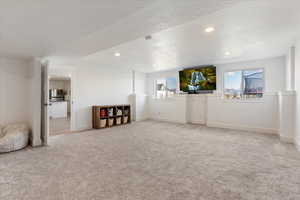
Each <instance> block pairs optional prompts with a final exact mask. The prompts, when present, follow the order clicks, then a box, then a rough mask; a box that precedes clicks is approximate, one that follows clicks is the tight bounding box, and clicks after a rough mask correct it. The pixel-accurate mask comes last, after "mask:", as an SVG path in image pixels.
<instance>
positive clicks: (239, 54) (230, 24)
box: [83, 0, 300, 72]
mask: <svg viewBox="0 0 300 200" xmlns="http://www.w3.org/2000/svg"><path fill="white" fill-rule="evenodd" d="M299 9H300V2H299V1H296V0H288V1H285V4H283V3H282V1H281V0H260V1H244V2H242V3H238V4H235V5H234V6H231V7H228V8H225V9H222V10H219V11H217V12H214V13H212V14H208V15H205V16H202V17H199V18H198V19H197V20H194V21H190V22H188V23H185V24H182V25H180V26H176V27H172V28H169V29H167V30H164V31H160V32H158V33H155V34H153V35H152V37H153V39H152V40H147V41H146V40H145V39H144V38H139V39H137V40H134V41H130V42H127V43H125V44H121V45H118V46H115V47H113V48H110V49H108V50H105V51H100V52H98V53H94V54H91V55H89V56H87V57H85V58H84V59H83V61H84V62H86V63H87V62H88V63H89V64H95V65H98V66H99V67H119V68H131V69H135V70H139V71H144V72H153V71H159V70H169V69H172V68H178V67H186V66H195V65H202V64H216V63H229V62H236V61H245V60H251V59H261V58H266V57H275V56H281V55H284V54H285V53H286V52H287V49H288V48H289V46H290V45H292V43H293V42H294V41H295V40H296V38H297V37H298V36H300V24H299V22H298V21H299V19H300V12H299ZM207 26H214V27H215V29H216V31H215V32H213V33H205V32H204V29H205V27H207ZM227 51H229V52H230V53H231V55H225V52H227ZM115 52H120V53H121V56H120V57H115V56H114V53H115ZM83 65H84V64H83Z"/></svg>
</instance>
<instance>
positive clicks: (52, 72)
mask: <svg viewBox="0 0 300 200" xmlns="http://www.w3.org/2000/svg"><path fill="white" fill-rule="evenodd" d="M51 78H68V80H70V91H71V95H70V107H71V108H70V115H71V116H70V131H71V132H72V131H76V121H75V119H76V118H75V114H76V112H75V71H74V69H70V68H64V67H63V66H59V68H56V67H54V66H52V65H50V67H49V80H50V79H51Z"/></svg>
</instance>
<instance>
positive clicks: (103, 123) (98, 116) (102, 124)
mask: <svg viewBox="0 0 300 200" xmlns="http://www.w3.org/2000/svg"><path fill="white" fill-rule="evenodd" d="M129 123H131V109H130V105H111V106H93V128H94V129H101V128H109V127H113V126H119V125H125V124H129Z"/></svg>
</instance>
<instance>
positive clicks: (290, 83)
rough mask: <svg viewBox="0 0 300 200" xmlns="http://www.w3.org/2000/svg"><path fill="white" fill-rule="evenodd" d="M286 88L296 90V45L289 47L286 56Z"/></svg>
mask: <svg viewBox="0 0 300 200" xmlns="http://www.w3.org/2000/svg"><path fill="white" fill-rule="evenodd" d="M286 62H287V63H286V90H287V91H294V90H295V47H294V46H292V47H290V48H289V51H288V53H287V57H286Z"/></svg>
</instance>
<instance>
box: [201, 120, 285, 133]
mask: <svg viewBox="0 0 300 200" xmlns="http://www.w3.org/2000/svg"><path fill="white" fill-rule="evenodd" d="M206 124H207V127H215V128H225V129H233V130H241V131H251V132H257V133H266V134H274V135H278V133H279V130H278V129H273V128H262V127H250V126H247V125H242V124H227V123H222V122H207V123H206Z"/></svg>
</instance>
